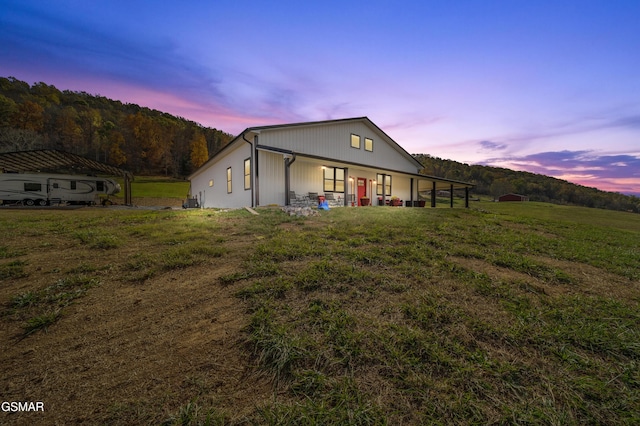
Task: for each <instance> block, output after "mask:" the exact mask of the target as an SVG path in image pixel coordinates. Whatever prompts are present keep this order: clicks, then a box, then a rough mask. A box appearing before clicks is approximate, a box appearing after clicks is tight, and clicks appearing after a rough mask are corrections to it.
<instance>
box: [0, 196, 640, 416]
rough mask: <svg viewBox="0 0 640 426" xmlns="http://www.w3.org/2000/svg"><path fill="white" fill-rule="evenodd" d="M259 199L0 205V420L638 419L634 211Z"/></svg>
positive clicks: (639, 321)
mask: <svg viewBox="0 0 640 426" xmlns="http://www.w3.org/2000/svg"><path fill="white" fill-rule="evenodd" d="M258 211H259V213H260V215H258V216H255V215H252V214H250V213H248V212H246V211H244V210H235V211H229V212H221V211H216V210H189V211H180V210H174V211H167V210H160V211H148V210H144V211H143V210H123V209H105V208H85V209H80V210H74V211H41V210H38V211H27V210H21V211H8V210H7V211H0V231H1V232H3V234H4V235H8V236H10V237H9V238H5V239H4V240H3V241H2V242H1V243H0V303H2V307H1V309H2V315H1V316H0V321H1V322H2V327H0V340H1V342H2V347H3V351H2V353H1V354H0V369H1V377H2V378H3V380H2V388H1V390H0V393H1V394H2V398H3V400H5V401H43V402H44V403H45V413H20V414H17V413H4V412H0V423H3V424H4V423H7V424H28V423H32V424H35V423H37V424H68V423H99V424H116V425H119V424H122V425H126V424H180V425H182V424H194V425H195V424H212V425H222V424H230V425H236V424H271V425H282V424H286V425H308V424H341V425H342V424H354V425H356V424H357V425H360V424H372V425H384V424H389V425H396V424H415V425H419V424H570V425H571V424H575V425H578V424H638V423H639V422H640V309H639V308H640V248H639V243H638V242H639V241H640V215H634V214H627V213H619V212H610V211H604V210H595V209H583V208H577V207H565V206H555V205H550V204H541V203H511V204H509V203H501V204H497V203H484V202H483V203H474V204H472V208H471V209H461V208H454V209H449V208H441V207H439V208H437V209H430V208H425V209H418V208H392V207H375V208H374V207H370V208H336V209H332V210H330V211H328V212H322V213H321V215H320V216H314V217H309V218H304V219H303V218H296V217H289V216H286V215H284V214H283V213H282V212H281V211H280V210H279V209H276V208H270V209H259V210H258Z"/></svg>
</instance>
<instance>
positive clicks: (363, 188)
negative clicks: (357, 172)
mask: <svg viewBox="0 0 640 426" xmlns="http://www.w3.org/2000/svg"><path fill="white" fill-rule="evenodd" d="M366 195H367V179H366V178H358V205H359V206H360V205H361V204H360V198H362V197H365V196H366Z"/></svg>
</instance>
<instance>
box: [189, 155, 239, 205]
mask: <svg viewBox="0 0 640 426" xmlns="http://www.w3.org/2000/svg"><path fill="white" fill-rule="evenodd" d="M250 155H251V148H250V146H249V144H247V143H245V144H241V145H239V146H238V147H237V148H235V149H233V150H231V151H229V152H227V153H226V154H225V155H224V156H222V157H220V158H218V159H216V161H215V162H214V163H212V164H210V165H209V166H208V167H207V169H206V170H204V171H203V172H202V173H200V174H198V175H197V176H195V177H193V178H192V179H191V195H192V196H193V197H198V199H199V200H200V202H201V203H202V204H201V205H202V207H217V208H239V207H245V206H251V191H250V190H245V189H244V160H246V159H247V158H249V156H250ZM228 167H231V173H232V176H231V184H232V188H231V189H232V192H231V194H228V193H227V168H228ZM212 179H213V186H209V181H210V180H212Z"/></svg>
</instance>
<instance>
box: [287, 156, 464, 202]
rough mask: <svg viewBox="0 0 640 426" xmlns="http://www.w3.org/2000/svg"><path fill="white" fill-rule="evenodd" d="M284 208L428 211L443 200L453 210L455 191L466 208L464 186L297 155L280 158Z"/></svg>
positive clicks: (411, 174)
mask: <svg viewBox="0 0 640 426" xmlns="http://www.w3.org/2000/svg"><path fill="white" fill-rule="evenodd" d="M284 161H285V170H284V198H285V200H284V201H285V203H284V204H285V205H293V206H317V205H318V202H319V201H322V200H326V201H327V202H328V204H329V206H330V207H342V206H345V207H347V206H349V207H365V206H373V207H377V206H404V207H427V206H429V207H432V208H435V207H436V205H437V199H438V197H442V196H446V197H447V198H448V199H449V206H450V207H454V199H455V198H456V191H458V193H460V192H462V193H463V195H462V198H463V199H464V206H465V208H468V207H469V191H470V189H471V188H472V187H473V185H472V184H470V183H467V182H461V181H455V180H450V179H445V178H439V177H435V176H429V175H423V174H418V173H407V172H403V171H397V170H389V169H384V168H380V167H371V166H366V165H362V164H354V163H347V162H339V161H335V160H330V159H323V158H312V157H307V156H301V155H298V156H296V155H289V156H286V155H285V156H284Z"/></svg>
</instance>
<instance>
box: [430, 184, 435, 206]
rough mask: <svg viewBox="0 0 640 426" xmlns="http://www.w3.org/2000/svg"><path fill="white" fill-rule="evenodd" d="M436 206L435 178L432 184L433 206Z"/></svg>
mask: <svg viewBox="0 0 640 426" xmlns="http://www.w3.org/2000/svg"><path fill="white" fill-rule="evenodd" d="M435 206H436V181H435V180H434V181H433V182H432V185H431V207H435Z"/></svg>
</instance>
